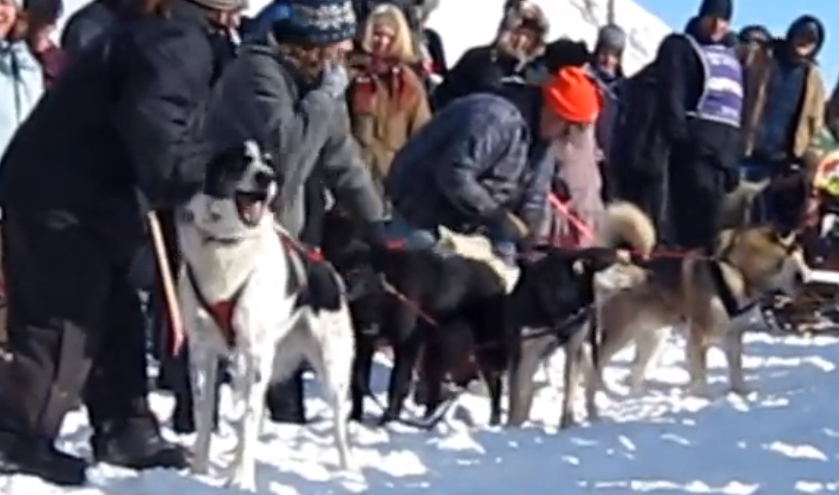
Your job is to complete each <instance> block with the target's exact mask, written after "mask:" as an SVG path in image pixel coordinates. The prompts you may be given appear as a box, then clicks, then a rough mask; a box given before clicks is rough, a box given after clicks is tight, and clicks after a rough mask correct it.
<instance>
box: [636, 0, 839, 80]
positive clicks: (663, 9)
mask: <svg viewBox="0 0 839 495" xmlns="http://www.w3.org/2000/svg"><path fill="white" fill-rule="evenodd" d="M636 2H637V3H638V4H640V5H642V6H644V8H646V9H647V10H649V11H650V12H652V13H654V14H655V15H657V16H658V17H660V18H661V19H662V20H664V22H666V23H667V24H668V25H670V27H671V28H673V29H682V28H683V27H684V25H685V23H686V22H687V20H688V19H689V18H690V16H692V15H693V14H694V13H695V12H696V10H697V9H698V8H699V4H700V0H636ZM803 14H811V15H814V16H816V17H818V18H819V19H821V20H822V22H824V24H825V27H826V28H827V43H826V44H825V47H824V48H823V49H822V52H821V55H820V56H819V62H820V63H821V65H822V68H823V71H824V79H825V81H824V84H825V86H826V89H827V90H828V91H830V90H832V89H833V86H834V85H835V84H836V78H837V76H838V75H839V25H837V24H836V23H835V20H836V19H839V0H734V20H733V24H734V26H735V28H736V27H739V26H744V25H746V24H753V23H760V24H763V25H765V26H766V27H768V28H769V29H770V30H771V31H772V33H773V34H775V35H776V36H783V34H784V33H785V32H786V30H787V26H789V24H790V23H791V22H792V20H793V19H795V18H796V17H798V16H799V15H803ZM831 25H832V26H833V27H831Z"/></svg>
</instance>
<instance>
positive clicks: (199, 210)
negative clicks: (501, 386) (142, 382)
mask: <svg viewBox="0 0 839 495" xmlns="http://www.w3.org/2000/svg"><path fill="white" fill-rule="evenodd" d="M278 188H279V185H278V179H277V177H276V176H275V173H274V171H273V169H272V167H271V165H270V159H269V157H267V156H265V155H263V153H262V152H261V151H260V149H259V147H258V146H257V145H256V143H254V142H247V143H245V144H244V146H243V147H241V148H239V149H236V150H233V151H231V152H229V153H226V154H224V155H223V156H221V157H219V158H217V159H216V160H214V161H213V163H212V164H211V165H210V167H209V170H208V173H207V178H206V183H205V187H204V190H203V191H202V192H201V193H200V194H198V195H196V196H195V197H194V198H193V199H192V200H191V201H190V202H189V203H188V204H187V205H186V207H185V208H184V211H183V212H182V213H183V214H182V215H179V222H178V238H179V242H180V247H181V249H182V251H183V258H184V261H185V263H184V268H183V271H182V273H181V276H180V278H179V293H180V301H181V307H182V309H183V316H184V320H185V321H184V325H185V329H186V333H187V338H188V342H189V351H190V356H191V375H192V390H193V394H194V403H195V424H196V429H197V439H196V445H195V461H194V465H193V470H194V471H195V472H196V473H206V472H207V470H208V467H209V448H210V437H211V434H212V430H213V424H212V415H213V410H214V408H215V407H216V401H217V397H216V387H215V383H216V373H217V363H218V360H219V358H228V359H229V362H230V367H231V369H230V371H231V374H232V389H233V398H234V401H235V409H236V410H237V415H236V418H235V419H234V429H235V431H236V434H237V437H238V438H237V445H236V448H235V450H234V458H233V461H232V463H231V465H230V466H229V471H230V472H229V473H228V483H229V484H233V485H236V486H238V487H239V488H242V489H245V490H254V489H255V483H256V482H255V472H254V471H255V458H254V456H255V454H256V450H257V446H256V444H257V442H258V437H259V433H260V428H261V425H262V420H263V415H264V412H265V392H266V388H267V387H268V384H269V382H270V381H271V380H272V379H274V380H282V379H283V378H285V377H287V376H289V375H290V374H291V373H292V372H294V371H295V370H296V369H297V368H298V366H299V364H300V363H301V361H302V360H306V361H307V362H308V363H310V365H311V366H312V367H313V368H314V370H315V371H316V373H317V374H318V376H319V377H320V379H321V381H322V382H323V389H324V390H325V394H326V396H327V397H326V398H327V400H328V402H329V403H330V404H331V406H332V409H333V412H334V421H335V429H334V434H335V445H336V447H337V449H338V457H339V463H340V466H341V468H342V469H350V468H351V465H352V459H351V455H350V448H349V444H348V439H347V425H346V422H347V413H348V412H349V411H348V410H349V407H348V392H349V384H350V371H351V369H352V364H353V359H354V357H355V343H354V338H353V329H352V324H351V321H350V315H349V312H348V310H347V305H346V301H345V298H344V290H343V285H342V282H341V281H340V279H339V278H338V276H337V275H336V274H335V272H334V271H333V270H331V269H330V270H324V269H322V268H323V266H324V265H323V264H321V266H320V269H318V270H309V269H308V268H307V267H308V266H309V265H310V263H309V261H308V260H307V259H306V257H305V256H304V252H303V251H302V250H301V249H300V248H299V247H298V246H297V245H296V244H294V243H293V241H291V239H290V237H289V236H288V234H287V233H285V232H284V231H283V230H282V229H281V228H280V227H278V226H276V225H275V223H274V216H273V215H272V214H271V213H270V210H269V204H270V203H271V201H272V200H273V199H275V198H274V197H275V195H276V193H277V190H278Z"/></svg>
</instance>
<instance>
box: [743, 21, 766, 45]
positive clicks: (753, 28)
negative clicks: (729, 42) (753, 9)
mask: <svg viewBox="0 0 839 495" xmlns="http://www.w3.org/2000/svg"><path fill="white" fill-rule="evenodd" d="M737 39H738V41H740V43H752V42H761V43H767V42H769V41H770V40H771V39H772V33H771V32H770V31H769V28H767V27H766V26H763V25H761V24H750V25H748V26H745V27H744V28H743V29H741V30H740V32H739V33H737Z"/></svg>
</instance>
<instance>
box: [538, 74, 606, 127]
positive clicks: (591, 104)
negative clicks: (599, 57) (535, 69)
mask: <svg viewBox="0 0 839 495" xmlns="http://www.w3.org/2000/svg"><path fill="white" fill-rule="evenodd" d="M542 95H543V96H544V102H545V106H546V107H547V108H549V109H551V110H552V111H553V112H554V113H556V114H557V115H558V116H559V117H560V118H562V119H564V120H567V121H568V122H570V123H572V124H586V123H589V122H594V121H595V120H596V119H597V115H598V114H599V113H600V109H601V107H602V106H603V102H602V100H601V96H600V90H599V88H598V87H597V84H596V83H595V82H594V81H593V80H592V79H591V76H590V75H589V74H588V73H587V72H586V70H585V69H583V68H581V67H564V68H562V69H560V70H559V71H558V72H557V73H556V74H555V75H554V76H553V77H552V78H551V79H550V80H548V81H547V82H546V83H545V84H544V85H543V86H542Z"/></svg>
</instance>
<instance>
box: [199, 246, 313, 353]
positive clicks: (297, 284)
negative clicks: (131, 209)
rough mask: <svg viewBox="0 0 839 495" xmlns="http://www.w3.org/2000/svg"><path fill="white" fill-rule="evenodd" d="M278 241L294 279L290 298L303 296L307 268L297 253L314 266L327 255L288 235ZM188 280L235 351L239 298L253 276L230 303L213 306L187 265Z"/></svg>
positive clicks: (204, 308) (200, 301)
mask: <svg viewBox="0 0 839 495" xmlns="http://www.w3.org/2000/svg"><path fill="white" fill-rule="evenodd" d="M277 237H278V238H279V241H280V242H281V243H282V244H283V247H284V249H283V253H284V254H285V257H286V263H287V265H288V266H289V267H291V274H290V275H291V276H290V277H289V280H288V288H287V292H288V294H298V295H299V294H301V293H302V292H303V291H304V290H305V288H306V286H307V276H306V268H305V266H304V262H303V261H302V260H301V259H300V258H298V257H296V256H294V254H293V253H296V254H297V255H298V256H300V257H302V258H305V259H308V260H309V261H314V262H318V261H323V259H324V258H323V254H322V253H321V252H320V250H319V249H317V248H307V247H305V246H303V245H302V244H300V243H298V242H296V241H295V240H294V239H291V238H290V237H288V236H287V235H285V234H284V233H281V232H277ZM186 276H187V278H188V279H189V283H190V285H191V286H192V292H193V293H194V294H195V298H196V299H197V300H198V304H199V305H200V306H201V309H203V310H204V311H206V312H207V314H208V315H210V318H211V319H212V320H213V323H215V324H216V326H217V327H218V329H219V331H220V332H221V334H222V337H224V340H225V342H227V345H228V347H230V348H233V347H234V346H235V345H236V329H235V328H233V313H234V312H235V310H236V306H237V305H238V303H239V298H241V297H242V292H244V290H245V287H247V281H248V280H249V279H250V275H249V276H248V277H247V278H246V279H245V282H244V283H243V284H242V285H241V287H239V288H238V289H236V291H235V292H234V293H233V295H232V296H230V298H229V299H225V300H221V301H215V302H210V301H209V300H207V298H206V297H204V295H203V294H202V293H201V290H200V288H199V287H200V284H199V283H198V279H197V278H196V276H195V270H193V269H192V267H191V266H190V265H189V264H187V265H186Z"/></svg>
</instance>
